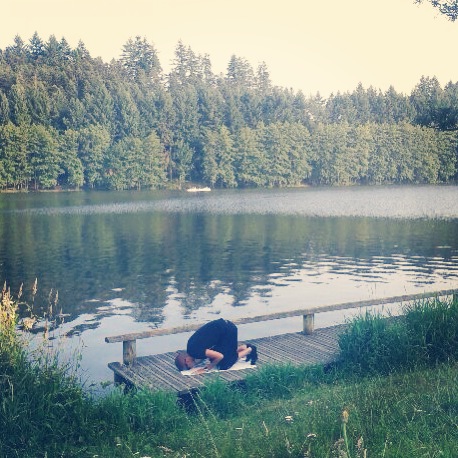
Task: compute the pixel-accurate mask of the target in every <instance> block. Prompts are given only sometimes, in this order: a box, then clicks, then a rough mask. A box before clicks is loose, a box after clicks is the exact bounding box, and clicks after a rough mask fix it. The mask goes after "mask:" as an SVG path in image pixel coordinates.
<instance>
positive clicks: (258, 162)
mask: <svg viewBox="0 0 458 458" xmlns="http://www.w3.org/2000/svg"><path fill="white" fill-rule="evenodd" d="M457 129H458V83H452V82H450V83H447V85H446V86H445V87H444V88H442V87H441V86H440V84H439V83H438V81H437V79H436V78H427V77H422V78H421V80H420V82H419V84H418V85H417V86H416V87H415V88H414V90H413V91H412V93H411V95H410V96H406V95H403V94H400V93H398V92H396V91H395V89H394V88H393V87H390V88H389V89H388V90H387V91H386V92H385V93H383V92H382V91H380V90H376V89H375V88H372V87H370V88H368V89H365V88H364V87H363V86H362V84H359V85H358V86H357V88H356V89H355V90H354V91H353V92H351V93H343V94H342V93H337V94H335V95H334V94H332V95H331V96H330V97H329V98H328V99H327V100H324V99H323V98H322V97H321V96H320V95H319V94H316V95H315V96H310V97H308V98H306V97H305V96H304V94H303V93H302V92H300V91H298V92H294V91H293V90H291V89H285V88H281V87H275V86H272V84H271V81H270V77H269V71H268V68H267V66H266V64H265V63H262V64H260V65H259V66H258V68H257V69H256V71H255V70H254V69H253V68H252V66H251V64H250V63H249V62H248V61H247V60H246V59H245V58H243V57H237V56H235V55H233V56H232V57H231V58H230V60H229V63H228V66H227V72H226V74H225V75H215V74H214V73H213V72H212V69H211V62H210V59H209V58H208V56H202V55H198V54H196V53H195V52H194V51H193V50H192V49H191V48H190V47H189V46H186V45H185V44H183V43H182V42H181V41H180V42H179V43H178V45H177V47H176V50H175V58H174V61H173V65H172V69H171V70H170V72H169V74H168V75H164V74H163V73H162V68H161V64H160V62H159V58H158V53H157V51H156V49H155V47H154V45H152V44H150V43H148V42H147V41H146V39H145V38H141V37H135V39H129V40H128V41H127V43H126V44H125V45H124V47H123V51H122V56H121V58H120V59H119V60H118V61H116V60H113V61H112V62H110V63H109V64H105V63H103V62H102V61H101V60H100V59H99V58H97V59H94V58H92V57H91V56H90V54H89V52H88V51H87V49H86V47H85V46H84V44H83V43H82V42H80V43H78V46H77V48H76V49H71V47H70V46H69V44H68V42H67V41H66V39H65V38H61V39H60V40H59V39H57V38H56V37H55V36H54V35H52V36H50V37H49V39H48V40H47V41H44V40H42V39H41V38H40V36H39V35H38V34H37V33H36V32H35V33H34V35H33V36H32V38H31V39H30V40H29V42H28V43H25V42H24V41H23V40H22V39H21V37H19V36H16V37H15V38H14V43H13V45H11V46H8V47H7V48H6V49H5V51H4V52H0V140H1V141H0V187H1V188H3V189H4V188H7V189H12V188H15V189H28V188H30V187H33V188H35V189H46V188H55V187H60V186H65V187H69V188H76V189H78V188H80V187H86V188H98V189H105V188H108V189H140V188H145V187H152V188H160V187H165V186H167V185H170V186H174V187H176V186H178V187H183V186H184V184H185V182H186V181H188V180H191V181H193V182H201V183H205V184H208V185H211V186H215V187H237V186H245V187H247V186H298V185H302V184H325V185H352V184H380V183H442V182H449V181H451V180H453V179H454V178H456V167H457V165H456V158H457V154H456V130H457ZM67 132H69V134H68V135H67ZM76 135H77V136H78V148H77V149H76V150H75V141H74V137H75V136H76ZM151 136H153V137H154V138H155V140H154V142H153V143H154V147H153V151H154V153H153V154H150V153H151V150H150V147H151V138H152V137H151ZM69 137H72V138H73V139H72V140H71V141H70V140H69ZM148 143H149V144H150V146H145V145H146V144H148ZM67 148H68V151H67ZM145 148H146V150H145ZM147 150H149V152H147ZM143 161H146V163H147V164H148V167H147V168H146V170H145V168H144V162H143Z"/></svg>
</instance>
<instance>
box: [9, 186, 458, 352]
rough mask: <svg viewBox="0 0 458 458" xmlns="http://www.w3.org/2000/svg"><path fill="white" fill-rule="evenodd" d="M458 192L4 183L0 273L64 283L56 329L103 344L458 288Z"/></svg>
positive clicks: (44, 286) (49, 284)
mask: <svg viewBox="0 0 458 458" xmlns="http://www.w3.org/2000/svg"><path fill="white" fill-rule="evenodd" d="M457 203H458V188H457V187H452V186H450V187H416V188H354V189H353V188H352V189H302V190H281V191H278V190H271V191H221V192H212V193H206V194H205V195H202V196H199V195H197V196H196V195H187V194H186V193H170V192H158V193H72V194H48V195H46V194H31V195H0V216H1V220H0V237H1V238H0V240H1V242H0V272H1V278H2V279H4V280H7V281H8V284H10V285H11V286H12V289H13V290H17V289H18V287H19V284H20V283H21V282H24V283H25V285H31V284H32V283H33V281H34V280H35V278H38V279H39V287H40V289H39V292H40V294H41V297H39V298H37V301H36V302H37V303H39V304H44V305H46V304H47V295H48V293H49V290H50V289H51V288H53V289H54V290H55V289H57V290H59V307H61V308H62V310H63V311H64V312H65V313H68V314H70V317H69V318H67V320H66V323H65V325H64V326H63V327H62V329H63V331H64V332H65V333H67V334H69V335H71V336H77V335H80V336H83V337H84V339H85V342H86V347H87V346H88V345H89V344H88V343H87V342H88V341H91V342H93V345H96V346H97V347H98V345H100V344H102V345H103V338H104V337H105V336H106V335H108V334H122V333H127V332H131V331H136V330H144V329H146V328H150V327H169V326H177V325H181V324H183V322H184V320H198V321H205V320H208V319H211V318H213V317H214V316H215V315H219V316H225V317H228V318H231V317H232V318H234V317H239V316H249V315H257V314H264V313H271V312H277V311H283V310H290V309H296V308H300V307H303V306H307V305H314V306H316V305H326V304H332V303H339V302H347V301H350V300H355V301H356V300H363V299H368V298H375V297H385V296H391V295H399V294H405V293H415V292H423V291H434V290H438V289H444V288H452V287H458V262H457V261H458V225H457V222H458V205H456V204H457ZM97 342H98V343H97ZM89 346H90V345H89ZM98 348H99V347H98ZM104 351H106V350H105V347H104Z"/></svg>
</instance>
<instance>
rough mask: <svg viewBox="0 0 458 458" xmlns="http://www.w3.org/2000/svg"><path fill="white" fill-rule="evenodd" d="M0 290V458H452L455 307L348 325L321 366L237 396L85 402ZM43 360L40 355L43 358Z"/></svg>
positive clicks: (267, 373)
mask: <svg viewBox="0 0 458 458" xmlns="http://www.w3.org/2000/svg"><path fill="white" fill-rule="evenodd" d="M17 305H18V304H17V301H15V300H13V298H12V296H11V293H10V291H9V290H8V289H7V288H6V287H4V289H3V291H2V300H1V313H0V374H1V376H0V399H1V408H0V427H1V430H2V435H1V436H0V455H1V456H3V457H5V458H9V457H34V458H37V457H107V458H108V457H110V458H111V457H135V456H142V457H194V456H195V457H199V456H205V457H210V456H212V457H213V456H214V457H231V458H232V457H246V456H256V457H284V456H293V457H316V458H322V457H347V458H349V457H354V458H355V457H410V456H412V457H413V456H415V457H433V456H444V457H454V456H456V455H457V453H458V445H457V444H458V432H457V427H456V426H457V421H458V403H457V399H458V383H457V377H458V376H457V374H458V371H457V369H458V365H457V362H456V355H457V351H458V350H457V348H458V320H456V315H457V313H458V302H457V301H456V300H455V301H441V300H436V299H435V300H430V301H425V302H422V303H416V304H412V305H408V306H407V307H406V309H405V316H404V317H402V318H395V319H390V320H386V319H384V318H382V317H381V316H379V315H373V314H367V315H366V316H362V317H359V318H356V319H355V320H354V321H353V322H352V323H350V326H349V328H348V331H347V332H346V333H345V334H343V335H342V336H341V338H340V347H341V359H340V361H339V363H338V364H336V365H334V366H332V367H321V366H316V367H292V366H288V365H284V366H271V367H265V368H262V369H260V370H258V371H256V373H255V374H253V375H251V376H250V377H249V378H248V379H247V381H246V384H244V386H242V387H240V386H239V387H230V386H228V385H226V384H225V383H221V382H218V381H214V382H212V383H210V384H209V385H208V386H207V387H206V389H204V390H202V392H201V393H200V394H198V395H197V394H196V395H194V397H193V398H192V399H188V403H187V406H184V405H180V404H179V403H177V402H176V397H175V395H174V394H167V393H161V392H157V393H147V392H137V393H135V392H133V393H130V394H127V395H124V394H122V393H121V391H117V390H114V391H113V392H112V393H111V394H108V395H105V396H103V397H98V398H97V397H93V396H91V395H90V394H88V392H87V391H86V390H85V389H84V388H83V387H82V386H81V385H80V383H79V382H78V379H77V378H76V377H75V375H74V373H73V371H72V370H71V365H62V364H61V363H58V361H57V358H55V357H53V356H49V354H47V353H46V351H44V350H42V351H38V352H30V351H27V350H26V346H25V343H26V340H24V335H22V334H18V333H17V330H16V321H17ZM43 351H44V352H43Z"/></svg>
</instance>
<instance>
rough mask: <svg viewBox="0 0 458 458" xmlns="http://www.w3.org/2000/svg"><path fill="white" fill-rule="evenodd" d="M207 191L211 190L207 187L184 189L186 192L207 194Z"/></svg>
mask: <svg viewBox="0 0 458 458" xmlns="http://www.w3.org/2000/svg"><path fill="white" fill-rule="evenodd" d="M209 191H211V189H210V188H208V187H205V188H196V187H192V188H188V189H186V192H209Z"/></svg>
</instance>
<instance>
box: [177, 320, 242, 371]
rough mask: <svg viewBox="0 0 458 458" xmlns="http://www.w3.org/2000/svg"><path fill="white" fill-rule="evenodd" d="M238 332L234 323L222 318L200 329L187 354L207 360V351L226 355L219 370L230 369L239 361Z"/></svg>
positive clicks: (189, 344) (219, 365) (194, 335)
mask: <svg viewBox="0 0 458 458" xmlns="http://www.w3.org/2000/svg"><path fill="white" fill-rule="evenodd" d="M237 339H238V332H237V326H235V324H234V323H232V322H230V321H227V320H224V319H223V318H220V319H219V320H214V321H210V322H209V323H206V324H204V325H203V326H202V327H201V328H200V329H198V330H197V331H196V332H195V333H194V334H193V335H192V336H191V337H190V338H189V340H188V347H187V350H186V351H187V353H188V355H190V356H192V357H193V358H195V359H205V358H206V355H205V350H215V351H217V352H219V353H221V354H223V355H224V358H223V359H222V360H221V361H220V362H219V363H218V368H219V369H229V368H230V367H231V366H233V365H234V363H235V362H236V361H237V359H238V353H237V347H238V340H237Z"/></svg>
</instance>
